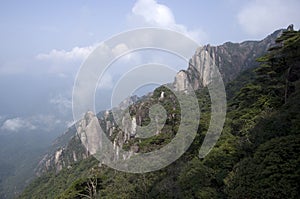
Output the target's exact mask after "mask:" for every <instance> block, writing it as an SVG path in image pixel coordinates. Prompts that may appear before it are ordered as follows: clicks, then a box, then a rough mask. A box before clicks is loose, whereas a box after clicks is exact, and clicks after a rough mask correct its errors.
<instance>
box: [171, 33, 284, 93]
mask: <svg viewBox="0 0 300 199" xmlns="http://www.w3.org/2000/svg"><path fill="white" fill-rule="evenodd" d="M281 33H282V30H278V31H275V32H274V33H273V34H271V35H269V36H268V37H266V38H265V39H263V40H261V41H245V42H242V43H231V42H226V43H224V44H222V45H220V46H211V45H205V46H202V47H199V48H198V49H196V52H195V54H194V55H193V56H192V57H191V59H190V61H189V65H188V68H187V70H181V71H179V72H178V73H177V75H176V77H175V80H174V83H173V85H174V88H175V90H177V91H186V90H188V89H189V88H188V85H189V84H190V85H191V88H190V89H193V90H197V89H200V88H202V87H205V86H207V85H208V84H209V83H210V82H211V78H212V77H213V76H214V72H215V71H213V70H212V69H213V66H214V65H215V66H216V67H217V68H218V70H219V72H220V74H221V76H222V79H223V81H224V82H229V81H231V80H233V79H234V78H235V77H237V75H238V74H240V73H241V72H242V71H244V70H247V69H249V68H253V67H257V66H258V63H257V62H256V59H257V58H258V57H260V56H262V55H263V54H264V53H266V52H267V49H269V48H270V46H272V45H274V43H275V40H276V38H277V37H278V36H279V35H280V34H281Z"/></svg>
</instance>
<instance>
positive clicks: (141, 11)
mask: <svg viewBox="0 0 300 199" xmlns="http://www.w3.org/2000/svg"><path fill="white" fill-rule="evenodd" d="M128 20H129V22H130V23H131V24H134V25H142V26H145V25H146V26H155V27H162V28H168V29H172V30H175V31H178V32H181V33H183V34H185V35H187V36H189V37H191V38H193V39H195V40H196V41H198V42H203V41H205V40H206V38H207V35H206V34H205V33H204V32H203V31H201V30H189V29H188V28H187V27H186V26H184V25H182V24H178V23H177V22H176V20H175V17H174V14H173V12H172V10H171V9H170V8H169V7H167V6H166V5H163V4H159V3H157V2H156V1H155V0H137V2H136V3H135V4H134V6H133V8H132V10H131V14H130V15H129V17H128Z"/></svg>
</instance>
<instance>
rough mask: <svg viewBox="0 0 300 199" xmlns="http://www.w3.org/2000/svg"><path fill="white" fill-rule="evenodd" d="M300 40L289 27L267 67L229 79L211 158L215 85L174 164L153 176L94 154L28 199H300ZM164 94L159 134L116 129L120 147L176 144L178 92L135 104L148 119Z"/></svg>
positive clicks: (48, 179) (45, 179) (35, 188)
mask: <svg viewBox="0 0 300 199" xmlns="http://www.w3.org/2000/svg"><path fill="white" fill-rule="evenodd" d="M299 42H300V32H299V31H298V32H296V31H286V32H284V33H283V35H282V36H281V37H280V38H279V39H278V40H277V43H278V44H279V45H277V46H276V48H273V50H272V51H270V52H269V53H267V55H266V56H264V57H262V58H261V59H260V61H262V62H263V64H262V65H261V66H259V67H256V68H251V67H249V68H248V69H247V71H245V72H243V73H241V74H240V75H238V76H237V77H236V79H235V80H234V81H231V82H230V83H228V84H227V87H226V90H227V91H228V92H229V93H230V95H229V97H228V101H229V104H228V105H229V108H228V116H227V121H226V124H225V127H224V130H223V133H222V136H221V138H220V139H219V141H218V143H217V145H216V146H215V147H214V149H213V150H212V151H211V152H210V153H209V154H208V156H206V157H205V158H204V159H199V158H198V157H197V155H198V150H199V148H200V146H201V142H202V140H203V136H204V135H205V131H206V130H207V126H208V124H209V110H210V109H209V101H210V99H209V96H208V93H207V90H206V89H201V90H199V92H198V93H197V97H198V98H199V104H200V105H201V107H202V110H201V114H202V118H201V120H200V123H199V129H198V134H197V137H196V139H195V140H194V142H193V144H192V145H191V146H190V148H189V150H188V151H187V152H186V153H185V154H184V155H183V156H182V157H181V158H180V159H179V160H177V161H176V162H174V163H173V164H171V165H170V166H168V167H166V168H164V169H162V170H160V171H157V172H152V173H147V174H127V173H123V172H117V171H115V170H113V169H110V168H107V167H106V166H104V165H102V166H101V167H98V166H97V164H98V163H97V161H95V160H93V158H92V157H89V158H88V159H86V160H78V162H77V163H75V164H73V165H72V166H71V167H69V168H67V167H64V168H62V170H61V171H60V172H59V173H58V174H57V173H56V172H55V171H54V172H53V173H51V172H49V173H47V174H46V175H43V176H42V177H41V178H38V179H37V180H36V181H35V182H33V184H32V186H29V187H28V188H27V190H26V191H25V192H24V194H23V195H22V197H23V198H30V197H32V196H35V197H37V198H39V197H40V196H41V195H42V196H43V197H46V198H47V197H49V198H53V197H58V198H82V197H83V196H89V197H99V198H100V197H101V198H103V197H104V198H141V197H143V198H298V197H299V195H300V193H299V190H300V189H299V188H300V185H299V179H300V170H299V167H298V166H297V165H299V163H300V156H299V154H300V153H299V146H300V138H299V129H300V126H299V124H300V122H299V121H300V114H299V113H300V107H299V99H300V83H299V81H300V75H299V74H300V68H299V66H300V64H299V63H300V61H299V57H300V43H299ZM255 66H258V63H257V64H255ZM162 92H164V93H165V97H164V99H163V100H161V102H162V105H163V106H164V107H165V108H166V110H167V112H168V120H167V121H166V125H165V126H164V128H163V129H162V130H161V132H159V133H158V135H157V136H154V137H152V138H150V139H145V140H137V139H136V138H135V137H134V136H131V134H132V132H133V131H132V126H131V127H130V129H129V130H128V133H130V134H129V136H127V135H126V133H125V134H124V132H123V133H121V132H120V131H119V130H118V129H117V128H114V129H113V131H112V133H111V139H112V140H115V139H116V138H117V137H118V136H121V135H122V136H123V137H122V139H120V140H123V141H124V142H118V144H123V145H122V146H120V147H123V148H127V149H128V150H133V151H134V150H137V151H139V152H148V151H152V150H155V149H158V148H159V147H161V146H163V145H164V144H166V143H168V142H169V141H170V140H171V139H172V137H173V136H174V132H176V128H177V125H178V122H179V121H178V119H177V117H176V113H178V111H179V107H178V104H177V102H176V100H174V96H172V94H171V93H170V91H168V90H167V89H165V88H164V87H160V88H157V89H156V90H155V91H154V93H153V94H152V95H151V96H149V97H148V98H144V99H143V100H141V101H138V102H137V103H135V104H134V105H132V106H131V113H132V114H133V115H135V116H136V118H140V117H141V119H137V120H136V122H138V121H140V122H141V123H147V122H148V121H149V118H148V117H146V116H145V115H147V113H148V112H147V108H145V107H147V105H151V103H155V102H158V101H159V100H160V96H161V93H162ZM142 104H143V106H142ZM145 105H146V106H145ZM143 107H144V108H143ZM174 114H175V115H174ZM103 118H107V119H108V118H109V112H108V114H107V116H105V117H102V118H100V124H101V125H106V124H107V121H110V122H111V121H112V120H110V119H108V120H107V119H105V121H106V122H103ZM131 122H132V121H131ZM108 126H114V125H108ZM108 129H110V128H108ZM109 132H110V130H108V131H107V132H106V133H108V134H110V133H109ZM133 134H134V133H133ZM124 137H125V140H124ZM118 140H119V139H118ZM135 141H137V142H135ZM135 143H138V144H137V145H135ZM66 179H72V180H66ZM75 179H76V180H75ZM260 185H263V186H260ZM91 187H94V188H91ZM56 188H57V189H56ZM52 191H53V192H52Z"/></svg>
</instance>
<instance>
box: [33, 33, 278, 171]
mask: <svg viewBox="0 0 300 199" xmlns="http://www.w3.org/2000/svg"><path fill="white" fill-rule="evenodd" d="M281 33H282V30H278V31H275V32H274V33H273V34H271V35H269V36H268V37H266V38H265V39H263V40H261V41H246V42H242V43H231V42H227V43H225V44H223V45H220V46H210V45H206V46H203V47H199V48H198V49H197V50H196V52H195V54H194V55H193V56H192V58H191V59H190V61H189V65H188V68H187V70H181V71H179V72H178V73H177V75H176V77H175V80H174V83H173V86H174V88H175V90H177V91H187V90H188V82H190V83H191V86H192V88H193V89H194V90H197V89H200V88H202V87H205V86H207V85H208V84H209V83H210V78H211V77H212V71H213V70H212V67H211V66H212V65H213V64H215V65H216V66H217V67H218V69H219V71H220V73H221V75H222V78H223V81H224V82H225V83H226V82H229V81H231V80H233V79H234V78H235V77H236V76H237V75H238V74H239V73H241V72H242V71H244V70H246V69H248V68H251V67H256V66H258V63H256V61H255V60H256V58H258V57H260V56H261V55H263V54H264V53H266V52H267V49H268V48H270V47H271V46H272V45H273V44H274V43H275V39H276V38H277V37H278V36H279V35H280V34H281ZM138 100H139V99H138V98H137V97H136V96H134V97H131V98H128V99H126V100H124V101H123V102H122V103H121V104H120V106H119V107H118V109H120V110H123V109H124V107H127V106H128V105H129V104H133V105H132V106H130V109H131V110H129V112H130V113H131V115H132V116H131V117H130V116H129V115H124V116H123V117H122V118H120V121H119V122H121V124H122V126H123V130H122V129H120V128H119V127H118V125H117V123H116V121H114V119H113V116H112V112H111V111H103V112H100V113H98V114H97V115H94V114H93V113H92V112H87V113H86V115H85V117H84V118H83V119H82V120H81V121H79V122H78V123H77V127H78V128H77V130H76V128H75V126H73V127H72V128H70V129H69V130H68V131H67V132H66V133H65V134H64V135H63V136H61V137H60V138H58V139H57V140H56V141H55V143H54V145H53V147H52V149H51V150H50V151H49V152H48V153H47V154H46V155H45V156H44V158H43V159H42V160H41V161H40V163H39V165H38V167H37V169H36V173H37V175H40V174H41V173H43V172H47V171H56V172H59V171H60V170H61V169H62V168H63V167H69V166H70V165H72V164H73V163H74V162H77V161H79V160H82V159H86V158H87V157H88V156H90V155H91V154H93V153H95V152H96V150H97V148H95V147H97V146H98V145H97V144H98V143H99V137H97V136H98V134H97V132H98V131H99V128H102V129H103V130H104V132H105V133H106V135H107V136H108V138H109V139H110V140H111V142H112V143H113V150H114V157H113V158H114V159H121V158H122V159H126V158H130V156H132V155H133V154H135V153H137V152H139V147H138V146H137V145H134V144H133V145H129V148H128V145H127V144H128V143H129V142H130V140H132V139H134V138H135V137H137V130H138V129H137V126H140V125H142V124H145V123H147V122H149V112H148V111H147V110H146V111H145V108H143V107H147V106H149V107H150V106H151V104H152V103H153V104H155V103H157V102H159V101H163V100H166V101H169V102H171V104H173V105H172V106H173V109H175V106H174V103H173V102H175V101H174V99H173V97H172V96H171V95H166V93H164V92H161V93H158V95H157V96H154V95H153V93H152V94H149V95H148V96H144V98H143V99H142V100H140V101H138ZM174 117H176V116H175V115H174V114H168V115H167V118H168V120H170V121H171V120H173V119H174ZM154 121H155V122H154V123H155V124H154V126H152V127H153V128H154V130H156V134H159V133H160V129H161V125H160V123H161V121H159V120H158V119H157V118H155V119H154ZM155 128H156V129H155ZM124 145H126V147H127V150H126V151H127V152H126V153H120V150H121V149H122V148H124ZM84 146H85V147H84ZM86 148H88V149H89V151H88V150H86Z"/></svg>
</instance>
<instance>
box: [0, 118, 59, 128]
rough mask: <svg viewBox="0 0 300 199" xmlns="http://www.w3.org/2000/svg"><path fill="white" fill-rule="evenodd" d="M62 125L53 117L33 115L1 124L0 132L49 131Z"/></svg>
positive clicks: (8, 120)
mask: <svg viewBox="0 0 300 199" xmlns="http://www.w3.org/2000/svg"><path fill="white" fill-rule="evenodd" d="M61 124H62V122H61V120H60V119H58V118H57V117H55V116H54V115H34V116H30V117H24V118H22V117H15V118H11V119H7V120H5V121H4V122H3V124H2V126H1V128H0V130H2V131H6V132H23V131H32V130H40V131H44V132H45V131H50V130H53V129H55V128H56V127H58V126H60V125H61Z"/></svg>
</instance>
